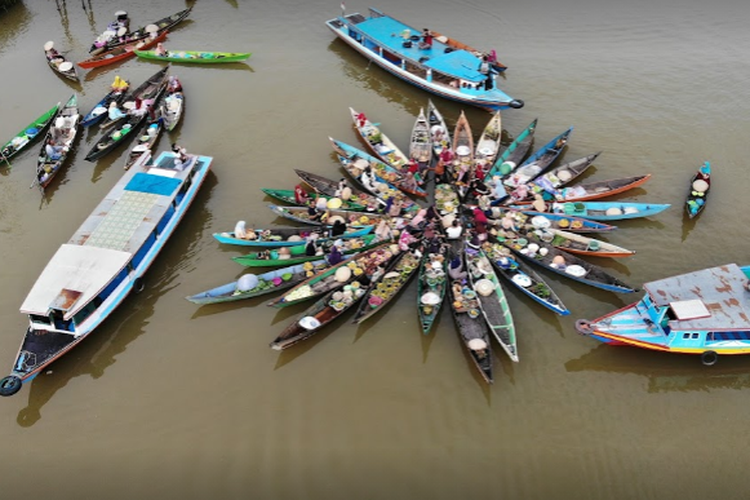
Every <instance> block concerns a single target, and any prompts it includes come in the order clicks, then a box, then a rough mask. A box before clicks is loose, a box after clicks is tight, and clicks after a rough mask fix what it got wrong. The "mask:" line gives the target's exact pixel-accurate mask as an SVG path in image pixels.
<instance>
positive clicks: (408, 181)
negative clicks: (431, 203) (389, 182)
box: [403, 172, 419, 191]
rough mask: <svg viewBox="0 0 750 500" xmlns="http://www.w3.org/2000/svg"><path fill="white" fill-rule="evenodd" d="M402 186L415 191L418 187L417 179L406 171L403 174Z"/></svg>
mask: <svg viewBox="0 0 750 500" xmlns="http://www.w3.org/2000/svg"><path fill="white" fill-rule="evenodd" d="M403 186H404V188H405V189H407V190H409V191H416V190H417V189H419V184H418V183H417V179H416V178H415V177H414V174H412V173H411V172H406V175H405V176H404V181H403Z"/></svg>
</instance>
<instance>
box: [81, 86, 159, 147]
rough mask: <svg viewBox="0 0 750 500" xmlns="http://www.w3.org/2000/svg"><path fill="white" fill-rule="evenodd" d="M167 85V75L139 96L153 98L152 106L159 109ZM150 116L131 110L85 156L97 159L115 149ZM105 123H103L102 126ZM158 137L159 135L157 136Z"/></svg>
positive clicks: (144, 99)
mask: <svg viewBox="0 0 750 500" xmlns="http://www.w3.org/2000/svg"><path fill="white" fill-rule="evenodd" d="M165 87H166V77H162V79H161V81H159V82H156V81H154V82H153V84H152V85H150V86H149V87H148V88H146V89H144V91H143V93H141V94H140V95H139V96H138V97H139V98H140V99H142V100H143V101H146V100H152V101H153V102H152V104H151V106H152V107H153V109H158V107H159V100H160V99H161V97H162V96H163V94H164V90H165ZM147 117H148V113H147V112H142V113H131V112H129V113H128V114H127V115H126V116H125V117H124V119H123V120H122V121H121V122H118V124H117V126H115V127H114V128H110V129H109V130H108V131H105V132H104V134H103V135H102V136H101V137H100V138H99V140H98V141H97V142H96V144H95V145H94V147H93V148H91V150H90V151H89V152H88V154H86V157H85V158H84V159H85V160H87V161H95V160H98V159H99V158H101V157H102V156H104V155H106V154H107V153H109V152H111V151H113V150H114V149H115V148H117V147H118V146H120V145H122V144H124V143H126V142H127V141H128V140H129V139H130V138H132V137H133V136H134V135H135V134H136V133H137V132H138V130H139V129H140V127H141V125H143V122H145V121H146V119H147ZM103 127H104V125H102V128H103ZM157 137H158V136H157Z"/></svg>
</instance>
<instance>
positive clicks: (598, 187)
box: [554, 174, 651, 202]
mask: <svg viewBox="0 0 750 500" xmlns="http://www.w3.org/2000/svg"><path fill="white" fill-rule="evenodd" d="M650 178H651V174H645V175H634V176H632V177H621V178H619V179H607V180H603V181H594V182H587V183H584V184H576V185H575V186H570V187H566V188H563V189H561V190H559V191H557V192H556V193H555V195H554V196H555V199H556V200H557V201H561V202H564V201H591V200H598V199H601V198H606V197H608V196H614V195H616V194H620V193H624V192H625V191H629V190H631V189H635V188H637V187H639V186H642V185H643V184H645V183H646V181H647V180H649V179H650Z"/></svg>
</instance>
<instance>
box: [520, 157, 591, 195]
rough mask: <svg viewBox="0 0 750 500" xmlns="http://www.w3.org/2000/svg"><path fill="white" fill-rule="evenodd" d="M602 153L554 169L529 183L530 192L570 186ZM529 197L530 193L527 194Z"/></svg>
mask: <svg viewBox="0 0 750 500" xmlns="http://www.w3.org/2000/svg"><path fill="white" fill-rule="evenodd" d="M601 153H602V152H601V151H599V152H598V153H594V154H592V155H588V156H584V157H583V158H578V159H577V160H573V161H570V162H568V163H565V164H563V165H560V166H559V167H555V168H553V169H552V170H550V171H548V172H547V173H546V174H542V175H540V176H539V177H537V178H536V180H534V181H533V182H531V183H529V185H530V187H531V191H532V192H543V191H552V192H554V190H556V189H558V188H561V187H563V186H564V185H566V184H570V183H571V182H573V181H574V180H575V179H577V178H578V177H580V176H581V175H583V173H584V172H586V170H588V168H589V167H590V166H591V165H592V164H593V163H594V160H596V159H597V158H598V157H599V155H600V154H601ZM529 195H531V193H529Z"/></svg>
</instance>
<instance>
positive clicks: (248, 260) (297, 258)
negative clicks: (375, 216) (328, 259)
mask: <svg viewBox="0 0 750 500" xmlns="http://www.w3.org/2000/svg"><path fill="white" fill-rule="evenodd" d="M382 243H383V241H381V240H379V239H378V237H377V235H375V234H366V235H365V236H362V237H359V238H349V239H347V240H344V248H343V250H342V251H341V253H342V254H344V255H348V254H352V253H356V252H362V251H364V250H369V249H370V248H373V247H375V246H378V245H381V244H382ZM317 259H320V256H319V255H306V254H305V247H304V246H296V247H278V248H269V249H266V250H263V251H260V252H252V253H249V254H247V255H241V256H239V257H232V260H233V261H235V262H237V263H238V264H241V265H243V266H245V267H276V266H283V265H292V264H301V263H303V262H307V261H311V260H317Z"/></svg>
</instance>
